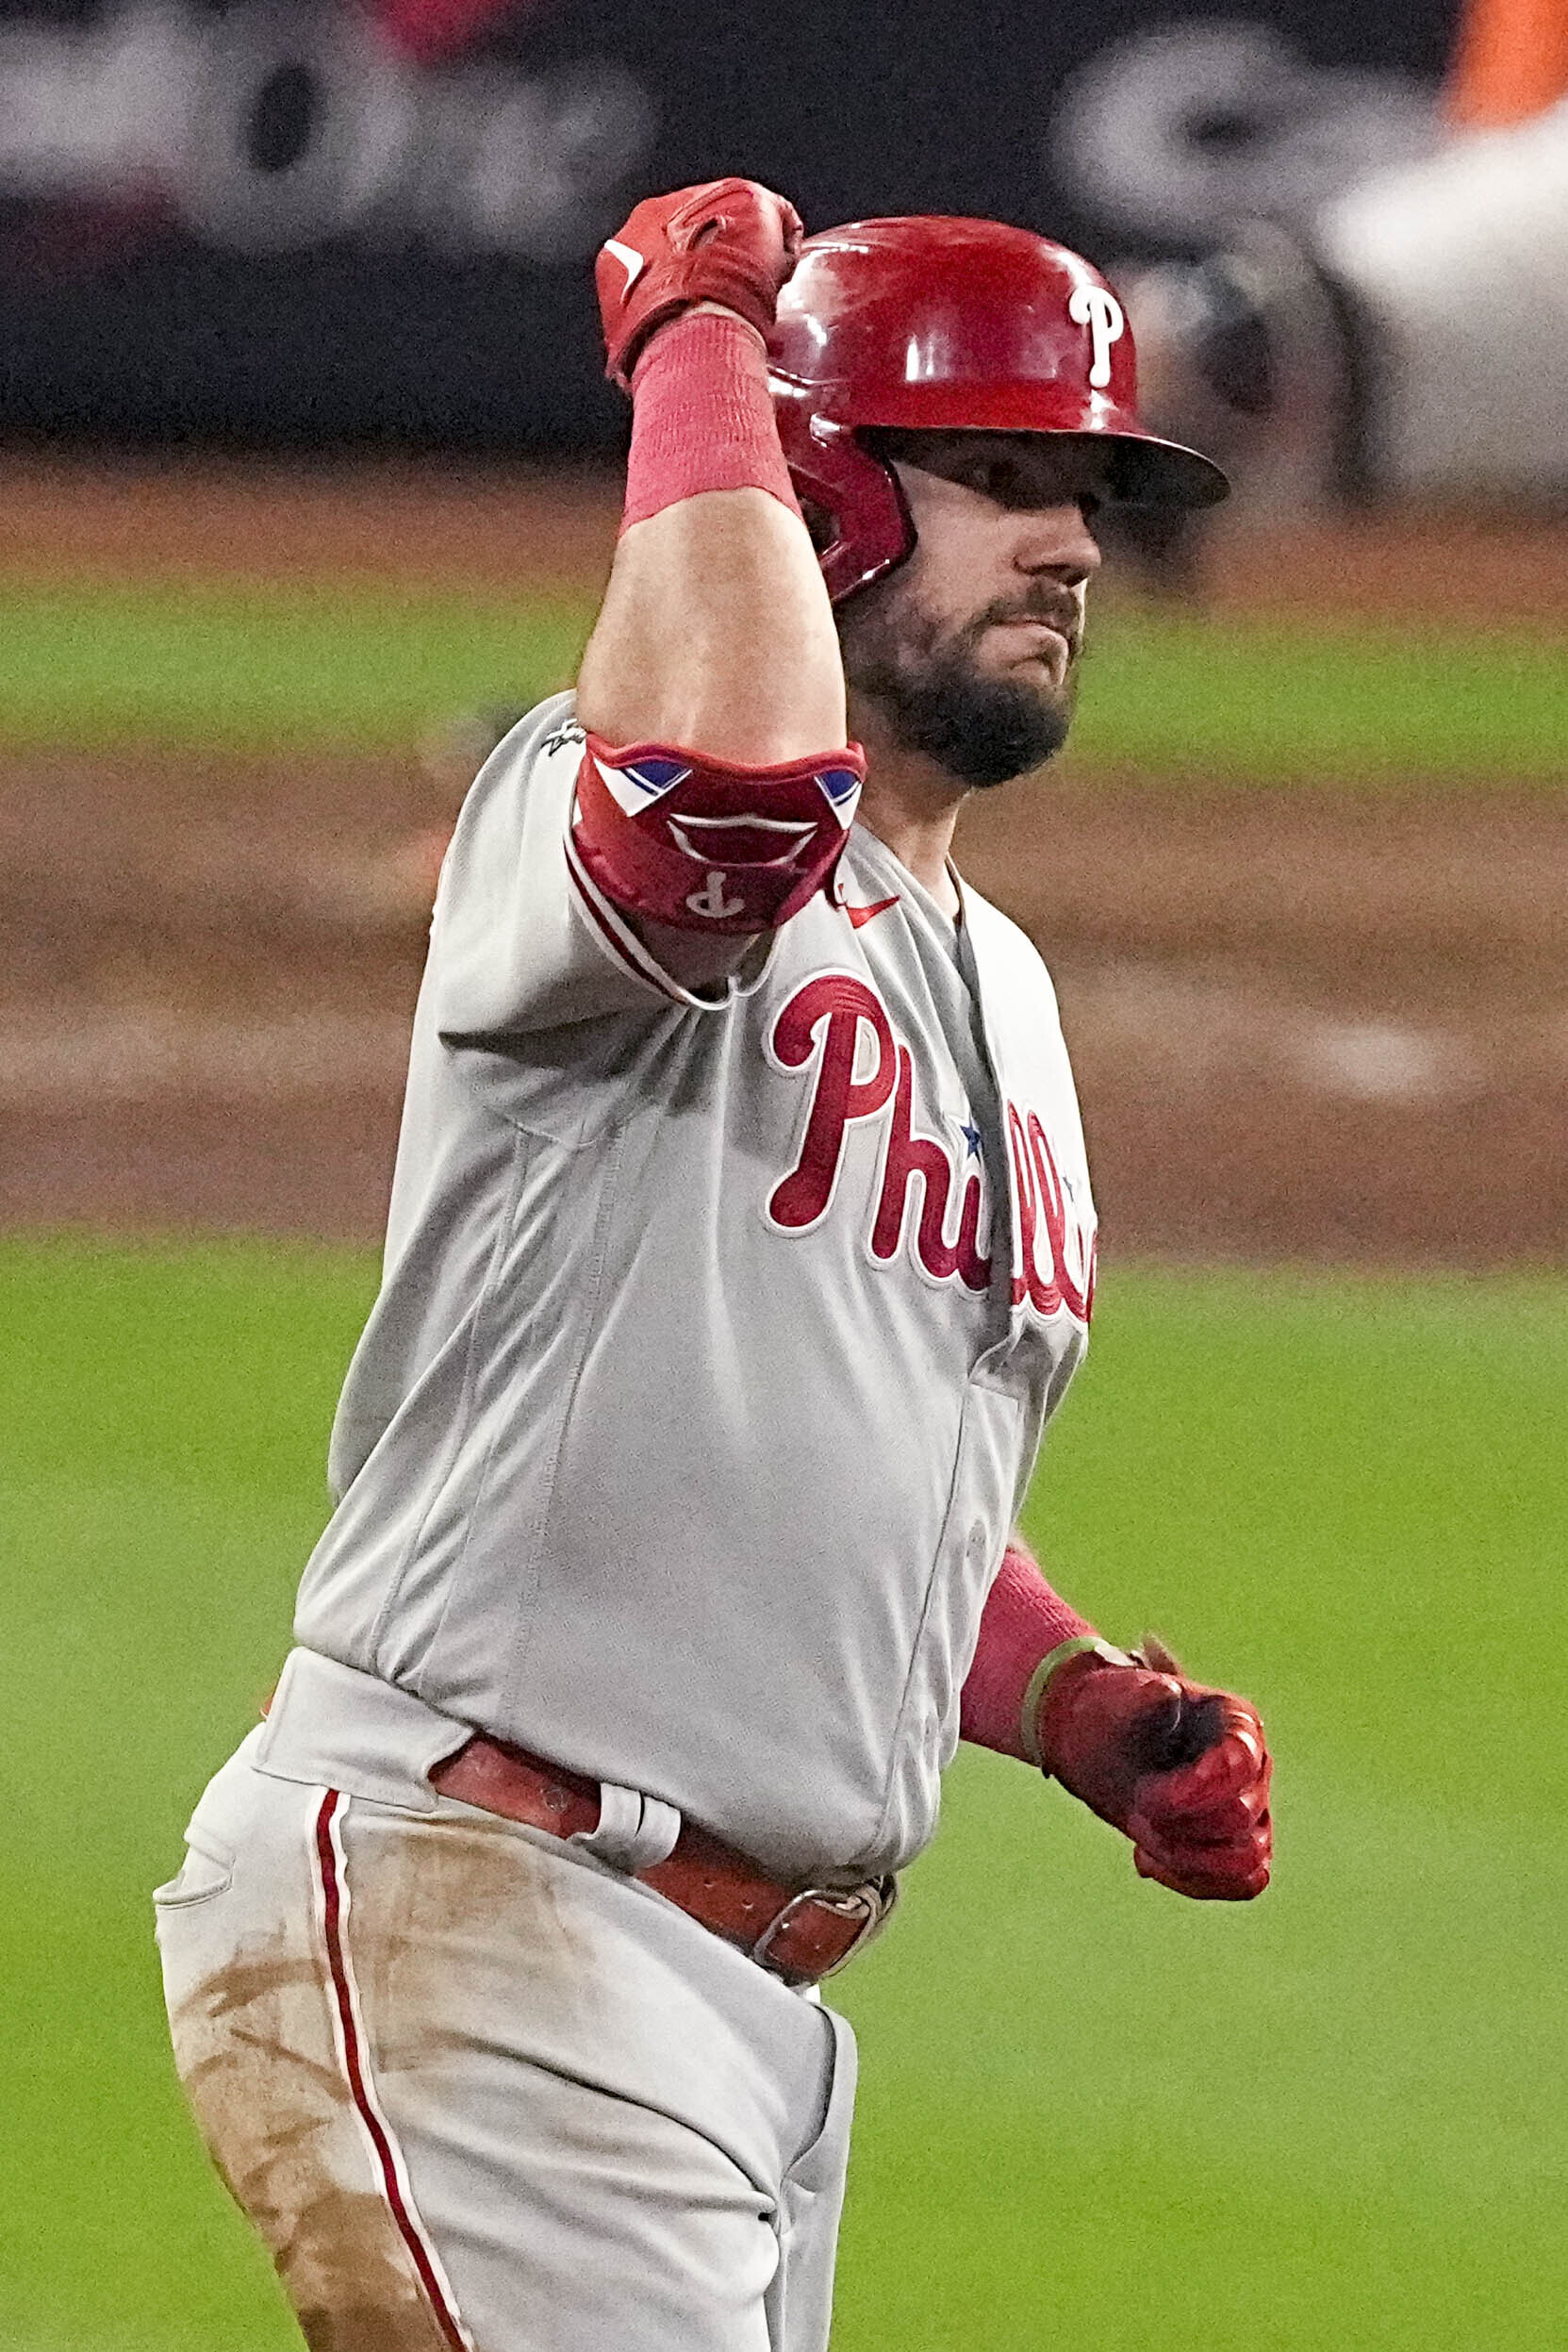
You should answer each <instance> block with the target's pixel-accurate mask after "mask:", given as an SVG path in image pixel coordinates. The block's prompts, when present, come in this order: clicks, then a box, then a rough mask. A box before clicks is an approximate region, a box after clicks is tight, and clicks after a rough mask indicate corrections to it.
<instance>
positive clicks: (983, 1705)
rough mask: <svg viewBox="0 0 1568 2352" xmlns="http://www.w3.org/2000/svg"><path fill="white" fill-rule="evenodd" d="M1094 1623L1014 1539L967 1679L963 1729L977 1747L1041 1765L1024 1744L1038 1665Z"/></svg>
mask: <svg viewBox="0 0 1568 2352" xmlns="http://www.w3.org/2000/svg"><path fill="white" fill-rule="evenodd" d="M1094 1630H1095V1629H1094V1627H1093V1626H1092V1625H1091V1624H1090V1623H1089V1621H1088V1619H1087V1617H1081V1616H1080V1615H1079V1614H1078V1611H1077V1610H1076V1609H1074V1608H1072V1607H1070V1606H1069V1604H1068V1603H1067V1602H1066V1601H1065V1600H1064V1599H1063V1598H1062V1597H1061V1595H1060V1594H1059V1593H1054V1592H1052V1590H1051V1588H1050V1586H1049V1585H1048V1583H1047V1582H1046V1580H1045V1578H1044V1577H1043V1576H1042V1575H1041V1573H1040V1571H1039V1569H1038V1568H1037V1567H1036V1566H1035V1565H1034V1563H1033V1561H1032V1559H1031V1558H1030V1556H1029V1554H1028V1552H1027V1551H1025V1550H1024V1549H1023V1548H1022V1546H1021V1545H1019V1544H1009V1546H1008V1548H1007V1549H1006V1551H1005V1552H1004V1553H1003V1555H1002V1564H1001V1569H1000V1572H999V1575H998V1578H997V1581H996V1582H995V1583H994V1584H993V1585H992V1587H991V1590H990V1593H989V1595H988V1596H987V1598H986V1602H985V1614H984V1615H983V1616H982V1618H981V1621H980V1640H979V1642H978V1643H977V1645H976V1648H975V1655H974V1663H973V1665H971V1666H970V1668H969V1672H968V1677H967V1679H966V1681H965V1684H964V1697H963V1704H962V1711H961V1714H960V1717H959V1730H960V1732H961V1733H962V1736H963V1737H964V1738H965V1739H966V1740H970V1741H972V1742H973V1743H974V1745H975V1746H976V1747H991V1748H995V1750H996V1751H997V1753H998V1755H1000V1756H1016V1757H1017V1758H1018V1759H1019V1761H1020V1762H1021V1763H1024V1764H1034V1763H1037V1762H1038V1758H1037V1757H1036V1756H1032V1755H1031V1754H1030V1752H1029V1750H1028V1748H1027V1747H1025V1745H1024V1736H1023V1704H1024V1697H1025V1694H1026V1692H1027V1691H1028V1689H1029V1685H1030V1681H1031V1679H1032V1676H1033V1673H1034V1669H1035V1667H1036V1666H1037V1665H1039V1664H1040V1661H1041V1659H1042V1658H1048V1656H1049V1655H1050V1653H1051V1651H1052V1650H1053V1649H1056V1648H1060V1646H1061V1644H1062V1643H1063V1642H1070V1641H1076V1640H1079V1639H1081V1638H1082V1637H1084V1636H1086V1635H1092V1634H1093V1632H1094Z"/></svg>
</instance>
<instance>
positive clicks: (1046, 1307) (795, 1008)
mask: <svg viewBox="0 0 1568 2352" xmlns="http://www.w3.org/2000/svg"><path fill="white" fill-rule="evenodd" d="M767 1052H768V1058H769V1060H770V1061H772V1063H773V1064H774V1066H775V1068H778V1069H780V1070H783V1071H786V1072H794V1071H797V1070H805V1069H810V1068H812V1067H813V1066H814V1065H815V1077H816V1083H815V1085H814V1088H813V1091H812V1097H811V1106H810V1109H809V1111H808V1113H807V1116H806V1125H805V1134H804V1135H803V1137H802V1139H801V1150H800V1155H799V1157H798V1159H797V1160H796V1163H795V1166H794V1167H793V1168H791V1169H790V1171H789V1173H788V1175H787V1176H785V1177H784V1181H783V1183H782V1184H778V1185H776V1186H775V1188H774V1190H773V1192H772V1194H771V1196H770V1198H769V1200H768V1203H767V1217H768V1222H769V1223H770V1224H771V1225H773V1226H775V1227H776V1228H777V1229H778V1230H779V1231H780V1232H782V1233H786V1234H805V1233H810V1232H811V1231H812V1230H813V1229H814V1228H815V1227H816V1226H817V1225H819V1224H820V1223H821V1221H822V1219H823V1218H824V1217H826V1216H827V1214H828V1211H829V1209H830V1208H831V1207H832V1206H833V1201H834V1193H835V1192H836V1190H837V1188H838V1178H839V1171H840V1169H841V1168H842V1167H843V1165H844V1157H845V1147H846V1144H847V1141H848V1138H849V1132H850V1128H851V1127H852V1126H854V1125H855V1124H856V1123H857V1122H858V1121H860V1120H863V1119H871V1118H875V1119H879V1120H882V1121H883V1163H882V1184H881V1187H880V1190H879V1192H878V1197H877V1205H876V1211H875V1214H874V1216H873V1217H872V1220H871V1234H870V1251H871V1255H872V1257H873V1259H874V1260H875V1261H876V1262H877V1263H878V1264H879V1265H882V1266H886V1265H889V1264H891V1262H892V1260H893V1259H894V1258H896V1257H897V1256H898V1254H899V1250H900V1244H901V1242H902V1241H903V1238H904V1234H905V1231H906V1228H907V1227H908V1225H909V1221H910V1220H909V1214H908V1211H909V1196H910V1190H911V1187H912V1185H913V1184H914V1182H915V1180H916V1178H918V1179H919V1184H920V1214H919V1218H918V1221H917V1222H916V1225H915V1229H914V1237H913V1238H914V1253H915V1256H916V1260H917V1262H918V1264H919V1265H920V1266H921V1267H923V1268H924V1270H925V1272H926V1273H927V1274H929V1275H931V1276H932V1278H933V1280H934V1281H936V1282H948V1281H950V1280H953V1279H955V1278H956V1280H958V1281H959V1282H961V1283H963V1284H964V1285H965V1286H966V1288H967V1289H969V1290H973V1291H977V1292H983V1291H985V1290H987V1289H988V1288H989V1287H990V1283H991V1258H990V1256H989V1254H988V1253H987V1252H986V1251H982V1248H981V1243H980V1224H981V1213H982V1178H981V1174H980V1171H979V1169H978V1168H969V1169H968V1170H967V1172H966V1170H965V1168H964V1165H963V1163H962V1161H961V1160H960V1159H959V1157H958V1155H957V1152H956V1148H955V1147H953V1146H950V1145H949V1144H948V1143H947V1142H946V1141H945V1140H943V1139H942V1138H940V1137H938V1136H935V1135H919V1134H917V1133H916V1127H915V1057H914V1055H913V1054H912V1053H911V1052H910V1050H909V1048H908V1046H907V1045H904V1044H903V1043H902V1042H901V1041H900V1039H899V1038H898V1037H897V1036H895V1035H894V1031H893V1024H892V1022H891V1021H890V1020H889V1019H888V1018H887V1013H886V1009H885V1007H884V1006H883V1002H882V1000H881V998H880V997H879V996H878V995H877V994H876V992H875V990H874V989H871V988H868V987H867V985H866V983H865V981H863V980H858V979H856V978H855V977H854V976H853V975H852V974H851V973H850V972H821V973H818V975H817V978H816V979H814V980H808V981H807V982H806V983H805V984H804V986H802V987H800V988H798V989H797V990H796V992H795V994H794V995H793V996H792V997H791V998H790V1000H789V1002H788V1003H787V1004H786V1005H785V1006H784V1010H783V1012H782V1013H780V1015H779V1017H778V1019H777V1020H776V1021H775V1022H774V1024H773V1030H772V1035H770V1036H769V1038H768V1040H767ZM1004 1116H1005V1119H1006V1125H1007V1145H1008V1155H1009V1158H1010V1160H1011V1163H1012V1171H1013V1184H1014V1192H1015V1198H1016V1201H1017V1219H1016V1237H1017V1248H1016V1251H1015V1264H1014V1268H1013V1293H1012V1297H1013V1304H1014V1305H1015V1307H1016V1306H1021V1305H1022V1304H1023V1303H1024V1300H1026V1299H1027V1300H1029V1302H1030V1304H1031V1305H1032V1307H1033V1308H1034V1309H1035V1311H1036V1313H1038V1314H1040V1315H1042V1316H1048V1315H1056V1314H1059V1313H1061V1312H1063V1311H1065V1312H1066V1313H1067V1314H1068V1315H1070V1316H1071V1317H1073V1318H1074V1320H1075V1321H1077V1322H1080V1323H1082V1324H1084V1325H1085V1326H1086V1325H1087V1324H1088V1321H1089V1317H1090V1314H1091V1311H1092V1309H1093V1306H1094V1293H1095V1238H1094V1234H1093V1231H1092V1230H1091V1229H1086V1228H1085V1227H1084V1225H1083V1224H1082V1223H1081V1220H1080V1219H1079V1218H1078V1217H1077V1216H1076V1215H1073V1214H1072V1213H1071V1211H1070V1209H1069V1203H1068V1196H1067V1191H1066V1187H1065V1185H1064V1184H1063V1182H1062V1178H1061V1175H1060V1173H1059V1171H1058V1168H1057V1165H1056V1160H1055V1157H1054V1155H1053V1153H1052V1151H1051V1148H1050V1143H1049V1140H1048V1137H1047V1135H1046V1131H1045V1128H1044V1126H1043V1125H1042V1124H1041V1121H1040V1118H1039V1115H1038V1114H1037V1113H1036V1112H1034V1111H1026V1110H1022V1109H1020V1107H1019V1106H1018V1104H1017V1103H1015V1102H1012V1101H1010V1102H1008V1103H1007V1104H1006V1106H1005V1113H1004ZM955 1193H957V1194H958V1195H959V1209H958V1222H957V1230H956V1232H953V1231H951V1230H950V1226H949V1208H950V1206H951V1203H952V1200H953V1196H954V1194H955Z"/></svg>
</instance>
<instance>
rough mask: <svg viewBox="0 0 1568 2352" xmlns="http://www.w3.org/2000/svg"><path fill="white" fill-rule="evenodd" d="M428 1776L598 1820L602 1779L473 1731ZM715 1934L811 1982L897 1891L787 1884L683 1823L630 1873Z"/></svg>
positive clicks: (528, 1818)
mask: <svg viewBox="0 0 1568 2352" xmlns="http://www.w3.org/2000/svg"><path fill="white" fill-rule="evenodd" d="M430 1782H431V1786H432V1787H433V1788H435V1789H437V1790H438V1791H439V1792H440V1794H441V1795H442V1796H443V1797H456V1798H457V1799H458V1800H459V1801H460V1802H461V1803H462V1804H465V1805H477V1806H479V1807H480V1809H481V1810H482V1811H483V1812H485V1813H494V1814H501V1816H502V1817H503V1820H506V1821H522V1822H526V1823H527V1824H528V1826H529V1827H530V1828H531V1829H535V1830H549V1832H550V1834H551V1836H552V1837H560V1838H568V1837H574V1836H577V1835H580V1834H587V1833H590V1832H591V1831H592V1830H595V1829H597V1828H598V1826H599V1783H598V1781H586V1780H584V1779H583V1778H582V1777H581V1776H580V1775H579V1774H577V1773H575V1772H563V1771H562V1770H561V1769H560V1767H559V1765H557V1764H546V1763H545V1762H544V1761H543V1760H542V1758H540V1757H537V1756H529V1755H526V1754H525V1753H524V1752H523V1750H522V1749H521V1748H520V1747H506V1746H504V1745H503V1743H502V1742H501V1741H500V1740H492V1739H488V1738H487V1737H486V1735H485V1733H484V1732H482V1731H481V1732H478V1733H476V1734H475V1736H474V1737H473V1738H472V1739H471V1740H470V1741H469V1742H468V1744H467V1746H466V1747H460V1748H459V1749H458V1750H457V1753H456V1754H455V1756H449V1757H448V1758H447V1759H446V1761H445V1763H444V1764H437V1766H436V1768H435V1770H434V1771H433V1772H432V1773H431V1775H430ZM634 1875H635V1877H636V1878H637V1879H638V1880H640V1881H641V1883H642V1884H643V1885H644V1886H651V1887H652V1888H653V1890H654V1892H655V1893H656V1894H659V1895H662V1896H664V1897H665V1898H666V1900H667V1901H668V1902H671V1903H674V1904H676V1905H678V1906H679V1908H680V1909H681V1910H682V1911H684V1912H686V1913H689V1914H690V1916H691V1917H692V1918H693V1919H695V1920H696V1921H697V1922H698V1923H699V1925H700V1926H701V1927H704V1928H706V1929H707V1930H709V1932H710V1933H711V1934H714V1935H721V1936H722V1937H723V1938H724V1941H725V1942H726V1944H734V1945H738V1946H739V1947H740V1949H741V1950H742V1951H743V1952H745V1953H747V1954H749V1956H750V1957H751V1959H752V1960H754V1961H755V1962H756V1963H757V1964H758V1965H759V1967H763V1968H770V1969H771V1970H772V1971H773V1973H774V1975H775V1976H780V1977H783V1978H784V1979H785V1980H786V1981H787V1982H789V1983H791V1984H815V1983H816V1982H817V1980H818V1979H819V1978H822V1977H831V1976H832V1975H833V1974H834V1970H835V1969H839V1968H842V1967H843V1965H844V1963H845V1962H846V1961H848V1960H850V1959H852V1958H853V1957H854V1954H855V1953H856V1952H858V1951H859V1950H861V1949H862V1947H863V1946H865V1945H867V1944H868V1943H869V1942H870V1940H871V1938H872V1937H873V1936H874V1935H875V1934H876V1932H877V1930H878V1929H879V1928H881V1927H882V1926H883V1922H884V1921H885V1920H886V1918H887V1915H888V1913H889V1912H890V1911H891V1910H892V1908H893V1903H894V1898H895V1897H896V1895H897V1893H898V1880H896V1879H893V1878H891V1877H888V1878H882V1879H868V1880H866V1881H865V1883H864V1884H863V1885H860V1886H854V1887H847V1888H839V1887H828V1886H808V1887H802V1888H799V1889H794V1888H790V1887H788V1886H783V1885H781V1884H780V1883H779V1881H778V1880H776V1879H770V1878H768V1877H767V1875H766V1873H765V1872H764V1871H763V1870H761V1869H760V1868H759V1866H758V1865H757V1863H754V1862H751V1861H749V1860H748V1858H747V1857H746V1855H744V1854H739V1853H736V1851H735V1849H734V1847H733V1846H725V1845H724V1844H722V1843H721V1841H720V1840H719V1839H718V1838H716V1837H712V1836H710V1835H709V1833H708V1832H707V1830H699V1829H694V1828H693V1827H692V1826H691V1825H690V1824H689V1823H686V1824H685V1825H683V1827H682V1830H681V1834H680V1836H679V1837H678V1838H677V1839H676V1841H675V1848H674V1851H673V1852H672V1853H671V1854H670V1855H669V1856H668V1859H667V1860H666V1861H664V1862H656V1863H650V1865H649V1866H648V1868H647V1869H646V1870H638V1871H636V1872H635V1874H634Z"/></svg>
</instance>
